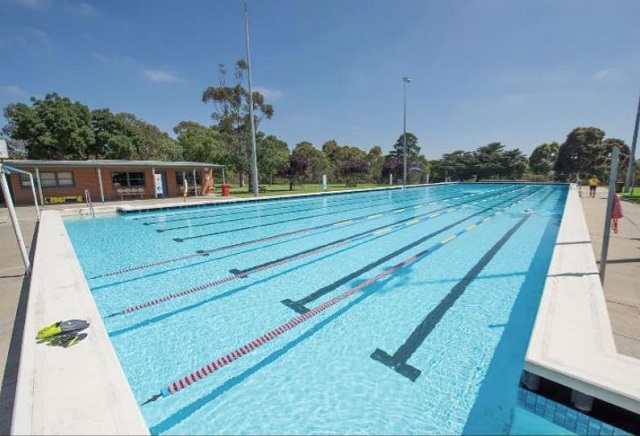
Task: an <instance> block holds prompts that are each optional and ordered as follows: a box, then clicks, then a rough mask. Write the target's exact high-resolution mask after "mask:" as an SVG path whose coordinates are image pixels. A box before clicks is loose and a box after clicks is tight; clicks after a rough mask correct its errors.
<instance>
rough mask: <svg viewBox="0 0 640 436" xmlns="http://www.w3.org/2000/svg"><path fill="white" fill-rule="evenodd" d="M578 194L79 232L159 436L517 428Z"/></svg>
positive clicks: (549, 190)
mask: <svg viewBox="0 0 640 436" xmlns="http://www.w3.org/2000/svg"><path fill="white" fill-rule="evenodd" d="M566 195H567V187H566V185H540V184H536V185H528V184H478V183H474V184H453V185H432V186H426V187H414V188H407V189H404V190H398V189H391V190H381V191H373V192H359V193H352V194H342V195H326V196H315V197H307V198H296V199H281V200H274V201H264V202H250V203H242V204H233V205H217V206H212V207H208V208H196V209H192V210H190V209H179V210H175V211H159V212H146V213H140V214H127V215H126V216H117V217H111V218H103V219H93V220H69V221H67V222H66V227H67V231H68V233H69V236H70V238H71V240H72V243H73V245H74V248H75V250H76V253H77V255H78V258H79V260H80V263H81V265H82V268H83V271H84V273H85V276H86V277H87V279H88V283H89V285H90V287H91V291H92V293H93V296H94V298H95V301H96V303H97V306H98V309H99V311H100V313H101V315H102V316H103V317H104V322H105V325H106V327H107V330H108V332H109V335H110V338H111V341H112V343H113V345H114V348H115V350H116V353H117V354H118V356H119V358H120V361H121V363H122V366H123V369H124V371H125V373H126V375H127V378H128V380H129V383H130V385H131V389H132V391H133V393H134V395H135V398H136V399H137V401H138V402H139V404H141V410H142V413H143V415H144V417H145V419H146V422H147V424H148V426H149V428H150V431H151V432H152V433H154V434H165V433H170V434H174V433H181V434H459V433H470V434H473V433H475V434H488V433H490V434H508V433H509V429H510V426H511V423H512V420H513V413H514V408H515V407H516V396H517V386H518V380H519V377H520V373H521V371H522V367H523V361H524V356H525V353H526V348H527V343H528V340H529V336H530V333H531V328H532V326H533V322H534V320H535V314H536V311H537V307H538V303H539V300H540V296H541V292H542V289H543V286H544V281H545V278H546V273H547V270H548V266H549V261H550V258H551V253H552V249H553V245H554V243H555V239H556V235H557V231H558V228H559V224H560V219H561V215H562V211H563V208H564V203H565V199H566ZM147 400H152V401H150V402H148V403H145V402H146V401H147ZM143 403H144V404H143Z"/></svg>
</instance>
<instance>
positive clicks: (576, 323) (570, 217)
mask: <svg viewBox="0 0 640 436" xmlns="http://www.w3.org/2000/svg"><path fill="white" fill-rule="evenodd" d="M601 196H602V194H601V195H599V196H598V198H593V199H591V198H588V197H587V198H582V199H581V198H580V197H579V194H578V190H577V189H571V190H570V191H569V195H568V198H567V205H566V208H565V212H564V216H563V220H562V224H561V227H560V231H559V233H558V239H557V241H556V246H555V248H554V252H553V257H552V259H551V265H550V267H549V273H548V276H547V281H546V284H545V290H544V293H543V295H542V300H541V302H540V306H539V309H538V315H537V317H536V322H535V326H534V329H533V333H532V336H531V340H530V342H529V348H528V351H527V357H526V362H525V369H526V370H528V371H529V372H532V373H534V374H537V375H540V376H542V377H544V378H547V379H549V380H552V381H555V382H557V383H560V384H562V385H564V386H567V387H569V388H572V389H575V390H578V391H580V392H582V393H585V394H587V395H591V396H593V397H595V398H599V399H601V400H603V401H606V402H608V403H611V404H615V405H617V406H619V407H622V408H624V409H627V410H631V411H633V412H635V413H640V360H638V359H635V358H633V357H629V356H626V355H624V354H620V353H618V351H617V349H616V343H615V340H614V330H613V329H612V325H616V331H617V334H618V335H620V333H619V332H620V330H619V329H620V327H626V328H628V329H629V330H630V331H626V332H625V333H627V334H626V335H624V336H625V338H626V339H628V340H630V341H631V340H632V338H633V337H635V338H637V337H640V336H638V334H637V329H640V324H638V323H637V319H638V318H637V315H638V311H637V309H638V306H637V305H638V297H639V295H638V294H639V293H640V286H639V285H638V278H637V276H636V277H633V272H632V271H631V269H632V268H633V267H634V263H635V262H637V260H638V259H637V258H635V259H634V258H633V257H631V256H637V246H638V243H637V242H636V241H638V240H640V239H638V238H637V236H638V235H640V229H639V228H637V227H636V226H635V225H633V223H634V222H635V223H637V222H638V221H637V217H638V215H640V214H639V213H638V209H637V206H634V205H631V204H628V203H625V204H624V205H623V209H624V210H625V213H626V214H627V216H628V218H627V219H626V220H622V221H621V223H620V233H619V234H617V235H615V234H613V232H612V235H613V236H614V238H611V242H610V247H611V248H610V250H609V251H610V257H609V259H610V260H625V261H624V262H614V263H612V265H615V266H616V268H617V269H620V268H621V267H620V265H626V268H629V270H628V271H627V273H628V274H627V275H626V277H628V278H627V280H617V279H616V278H615V274H616V273H619V271H616V270H615V269H614V268H613V267H611V268H610V269H609V268H607V273H606V274H605V277H610V279H609V280H608V281H606V282H605V287H606V289H608V292H609V295H627V296H629V297H628V298H626V299H624V300H623V301H624V302H625V304H627V305H629V306H630V307H635V315H636V322H635V323H634V322H633V321H632V320H631V321H630V320H629V319H628V318H626V319H624V318H621V317H620V313H619V311H618V310H616V309H617V308H616V307H615V306H609V308H608V307H607V301H606V300H605V292H603V289H602V285H601V284H600V277H599V275H598V265H597V264H596V257H595V255H594V251H593V248H595V247H594V246H592V244H591V237H592V236H590V231H591V232H593V234H592V235H593V237H594V239H596V238H597V239H600V238H601V237H602V236H601V235H602V231H603V228H604V210H602V211H601V212H602V214H600V213H598V209H606V201H605V200H603V199H602V198H601ZM583 210H585V211H586V212H587V213H583ZM586 216H588V217H590V218H591V219H592V221H591V226H590V227H588V226H587V222H586V219H585V217H586ZM599 228H600V229H601V230H600V233H598V229H599ZM623 241H625V242H624V243H623ZM626 241H633V242H632V243H630V244H627V243H626ZM614 246H615V249H614ZM634 250H636V251H635V252H634ZM598 251H599V250H598ZM634 261H635V262H634ZM608 266H609V265H608ZM631 280H634V281H635V282H634V281H631ZM634 294H635V298H634ZM617 300H620V298H618V299H617ZM612 304H619V303H612ZM632 304H635V306H631V305H632ZM612 307H613V309H614V310H611V308H612ZM607 309H609V310H607ZM610 315H612V316H610ZM610 319H614V320H615V322H614V323H612V322H611V321H610ZM634 324H635V325H634ZM634 329H635V331H634ZM620 336H623V335H620ZM635 345H637V344H635ZM624 349H625V351H629V350H630V351H636V350H637V347H633V346H629V344H628V343H627V342H624Z"/></svg>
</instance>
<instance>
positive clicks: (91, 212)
mask: <svg viewBox="0 0 640 436" xmlns="http://www.w3.org/2000/svg"><path fill="white" fill-rule="evenodd" d="M84 198H85V200H87V208H88V209H89V215H91V217H93V218H95V217H96V211H95V209H94V208H93V202H92V201H91V193H90V192H89V190H88V189H85V190H84Z"/></svg>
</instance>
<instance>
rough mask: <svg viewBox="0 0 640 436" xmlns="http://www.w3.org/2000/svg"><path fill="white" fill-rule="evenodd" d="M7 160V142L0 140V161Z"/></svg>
mask: <svg viewBox="0 0 640 436" xmlns="http://www.w3.org/2000/svg"><path fill="white" fill-rule="evenodd" d="M8 158H9V148H8V147H7V140H6V139H0V159H8Z"/></svg>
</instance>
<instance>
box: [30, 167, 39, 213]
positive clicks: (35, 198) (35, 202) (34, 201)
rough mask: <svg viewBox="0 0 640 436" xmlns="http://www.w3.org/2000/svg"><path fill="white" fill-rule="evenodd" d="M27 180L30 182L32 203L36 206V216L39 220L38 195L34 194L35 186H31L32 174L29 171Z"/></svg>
mask: <svg viewBox="0 0 640 436" xmlns="http://www.w3.org/2000/svg"><path fill="white" fill-rule="evenodd" d="M29 181H30V182H31V192H33V205H34V206H35V207H36V216H37V217H38V221H40V207H38V196H37V195H36V187H35V186H33V175H31V173H29Z"/></svg>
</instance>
